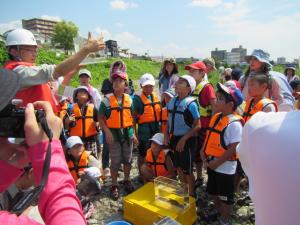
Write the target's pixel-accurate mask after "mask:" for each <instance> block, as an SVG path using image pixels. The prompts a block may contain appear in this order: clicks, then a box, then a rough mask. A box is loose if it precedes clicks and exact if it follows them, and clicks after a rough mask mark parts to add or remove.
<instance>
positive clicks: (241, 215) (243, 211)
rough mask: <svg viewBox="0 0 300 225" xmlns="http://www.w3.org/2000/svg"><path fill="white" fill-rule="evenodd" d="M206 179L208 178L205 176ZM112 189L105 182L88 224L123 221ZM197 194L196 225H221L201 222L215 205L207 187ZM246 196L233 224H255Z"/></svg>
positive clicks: (134, 175)
mask: <svg viewBox="0 0 300 225" xmlns="http://www.w3.org/2000/svg"><path fill="white" fill-rule="evenodd" d="M136 155H137V153H135V157H134V162H133V169H132V172H131V177H132V181H133V184H134V186H135V187H136V188H139V187H141V185H142V184H141V183H139V181H138V179H137V178H138V170H137V167H136V165H137V164H136ZM119 175H120V176H119V181H120V182H121V181H122V179H123V173H122V172H121V171H120V173H119ZM205 178H206V176H205ZM120 187H121V189H120V192H121V195H122V196H125V195H126V193H125V192H124V190H123V188H122V185H120ZM109 188H110V181H109V180H108V181H107V182H105V183H104V184H103V186H102V193H101V194H100V195H99V196H97V198H96V199H95V201H94V202H93V203H94V207H95V211H94V214H93V215H92V217H91V218H90V219H89V221H88V223H89V224H90V225H92V224H93V225H96V224H101V225H104V224H107V223H109V222H111V221H116V220H122V218H123V203H122V201H123V200H122V197H121V198H120V199H119V200H118V201H113V200H111V199H110V197H109V190H110V189H109ZM197 193H198V196H199V198H198V199H199V200H198V202H199V207H198V208H197V215H198V220H197V221H196V223H195V224H199V225H204V224H211V225H217V224H219V223H218V222H212V223H208V222H205V221H203V220H201V215H202V212H210V211H211V210H212V209H213V203H212V201H211V200H210V199H209V197H208V195H207V194H206V193H205V185H203V187H201V188H199V189H197ZM245 195H246V192H245V191H242V192H241V194H239V195H238V196H237V199H240V201H238V202H239V203H240V202H241V203H243V205H238V204H236V205H235V206H234V211H233V215H232V221H231V223H232V224H235V225H237V224H243V225H246V224H247V225H248V224H254V221H253V218H254V212H253V203H252V202H251V201H245V202H244V201H241V199H243V198H244V197H245Z"/></svg>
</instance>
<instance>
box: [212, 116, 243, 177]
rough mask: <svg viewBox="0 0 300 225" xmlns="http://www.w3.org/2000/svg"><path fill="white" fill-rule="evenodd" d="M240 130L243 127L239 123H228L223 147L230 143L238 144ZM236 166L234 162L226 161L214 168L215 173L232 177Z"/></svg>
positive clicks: (240, 135) (240, 134)
mask: <svg viewBox="0 0 300 225" xmlns="http://www.w3.org/2000/svg"><path fill="white" fill-rule="evenodd" d="M242 129H243V126H242V124H241V123H240V122H239V121H237V122H233V123H230V124H229V125H228V127H227V128H226V130H225V133H224V141H225V145H226V146H228V145H230V144H232V143H236V142H240V141H241V137H242ZM236 165H237V162H236V161H226V162H224V163H223V164H221V165H220V166H219V167H218V168H216V169H215V171H216V172H218V173H224V174H229V175H232V174H235V171H236Z"/></svg>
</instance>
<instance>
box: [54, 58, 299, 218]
mask: <svg viewBox="0 0 300 225" xmlns="http://www.w3.org/2000/svg"><path fill="white" fill-rule="evenodd" d="M255 54H256V53H255V52H254V53H253V55H252V56H251V57H250V58H249V60H252V61H253V60H254V59H253V58H255V60H257V61H259V62H262V63H264V64H263V66H264V65H265V64H267V63H266V62H265V61H264V60H263V59H262V58H259V57H258V56H257V55H255ZM261 57H263V56H261ZM204 61H205V60H204ZM209 63H211V64H212V66H207V65H206V64H207V63H206V64H205V63H204V62H203V61H197V62H194V63H192V64H190V65H186V66H185V70H186V71H188V74H189V75H183V76H179V75H178V74H177V73H178V67H177V65H176V62H175V61H174V60H173V59H167V60H165V62H164V67H163V69H164V72H165V73H166V74H161V76H160V85H161V90H160V92H161V93H160V94H159V92H158V91H156V89H155V87H156V81H155V78H154V77H153V75H152V74H149V73H145V74H144V75H142V76H141V77H140V80H139V86H140V92H138V93H136V94H133V92H131V91H130V90H132V89H133V88H129V78H128V74H127V71H126V65H125V64H124V62H122V61H117V62H115V63H113V66H112V68H111V72H110V76H109V79H107V80H106V81H105V85H104V87H103V88H102V89H103V91H102V92H103V93H104V96H103V98H102V100H101V103H100V107H99V108H96V107H95V106H94V104H93V101H92V96H91V94H90V92H89V90H88V88H86V87H85V86H80V87H78V88H76V89H75V90H74V94H73V104H71V107H70V103H68V102H67V100H66V99H65V98H63V99H62V100H61V102H60V108H59V116H60V117H61V118H62V119H63V120H64V125H65V127H64V128H65V130H66V133H67V134H68V135H69V136H71V137H69V138H68V139H67V143H66V149H67V150H66V153H67V162H68V165H69V169H70V172H71V174H72V176H73V178H74V180H75V182H77V183H78V180H80V177H81V176H82V174H86V172H85V170H86V168H88V167H94V168H97V169H98V171H99V172H98V177H102V178H103V177H104V176H103V170H102V166H101V163H100V162H99V161H98V160H97V159H96V158H99V159H100V158H101V155H97V153H99V152H100V151H99V143H98V141H99V140H98V137H97V135H98V132H99V130H100V129H102V132H103V134H104V143H105V145H106V148H107V150H108V152H109V161H110V175H111V180H112V185H111V189H110V194H111V198H112V199H113V200H117V199H118V198H119V197H120V192H119V188H120V187H119V185H118V171H119V169H120V167H121V165H123V171H124V181H123V182H122V184H123V185H124V188H125V191H126V192H127V193H131V192H132V191H134V189H135V188H134V186H133V184H132V182H131V179H130V171H131V167H132V162H133V147H134V145H136V146H137V149H138V159H137V167H138V170H139V181H140V182H149V181H150V182H151V181H153V179H154V178H155V177H158V176H165V177H168V178H171V179H178V180H180V182H181V183H182V184H183V185H185V186H186V187H188V190H189V194H190V196H194V197H197V196H196V193H197V192H196V189H197V188H198V187H201V186H202V185H203V184H204V179H203V177H202V176H203V172H202V169H203V168H204V169H205V170H206V172H207V176H208V180H207V184H206V186H207V193H208V194H209V195H211V196H212V198H213V200H214V205H215V208H216V213H215V214H216V217H217V218H219V222H220V223H221V224H227V223H228V221H229V219H230V215H231V211H232V206H233V204H234V202H235V199H234V196H235V195H234V193H235V192H236V191H238V190H239V182H240V180H241V179H242V177H244V176H245V174H244V172H243V169H242V167H241V164H240V162H239V160H238V154H237V152H236V147H237V145H238V144H239V142H240V141H241V135H242V128H243V126H244V124H245V123H246V122H247V121H248V120H250V119H251V116H253V115H254V114H255V113H257V112H259V111H263V112H277V111H278V104H279V103H280V102H278V101H274V100H272V99H275V98H274V97H272V95H270V93H269V95H266V93H268V92H269V91H270V89H271V88H272V84H273V83H274V78H273V77H272V76H271V75H270V74H269V72H268V71H269V70H267V69H265V70H263V69H262V70H255V69H252V71H250V72H249V73H248V74H247V77H246V80H245V78H244V80H242V81H244V83H242V84H243V85H245V82H247V99H244V98H243V94H242V91H241V89H242V88H241V84H240V83H239V82H238V81H237V80H238V79H239V78H240V77H241V74H242V70H240V69H233V70H229V69H225V71H226V74H225V75H224V77H223V78H224V79H223V80H222V82H219V83H217V86H216V89H214V86H213V85H212V84H211V83H210V82H209V81H208V79H207V73H208V72H210V71H212V70H213V69H214V68H215V65H214V62H213V61H212V59H210V60H209ZM250 63H251V62H250ZM209 65H210V64H209ZM208 67H209V68H208ZM210 67H211V68H210ZM250 67H251V65H250ZM263 68H264V67H263ZM288 69H289V70H287V71H290V70H292V69H291V68H288ZM169 70H170V74H169V76H172V77H173V78H172V82H173V81H174V82H173V83H172V82H169V83H168V82H167V81H170V78H171V77H168V73H167V71H169ZM172 70H173V72H172ZM174 71H175V72H174ZM85 73H86V74H90V73H89V71H88V70H85ZM231 73H232V76H231ZM286 73H287V74H290V72H286ZM168 78H169V79H168ZM175 78H176V79H175ZM290 80H291V87H292V88H293V90H294V92H293V95H294V97H295V98H296V99H297V98H298V97H299V87H300V83H299V80H298V79H297V78H290ZM222 83H223V84H222ZM108 84H109V85H108ZM104 89H105V91H104ZM106 89H107V90H106ZM108 89H109V90H108ZM244 91H245V90H244ZM273 91H274V90H273ZM267 96H268V97H269V98H268V97H267ZM68 104H69V105H68ZM298 105H299V103H296V105H295V106H296V108H297V107H298ZM80 138H81V139H80ZM80 140H81V141H82V142H81V141H80ZM70 143H73V144H71V145H70ZM103 155H104V152H103ZM94 157H96V158H94ZM90 160H91V161H93V163H92V162H90ZM100 161H101V160H100ZM92 164H94V165H92ZM95 164H96V166H95ZM194 172H196V173H195V174H196V179H195V176H194ZM210 219H211V217H210V218H208V220H210Z"/></svg>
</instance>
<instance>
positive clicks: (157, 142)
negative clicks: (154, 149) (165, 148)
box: [149, 138, 164, 145]
mask: <svg viewBox="0 0 300 225" xmlns="http://www.w3.org/2000/svg"><path fill="white" fill-rule="evenodd" d="M149 141H154V142H155V143H156V144H158V145H164V143H161V142H160V141H158V140H156V139H154V138H151V139H149Z"/></svg>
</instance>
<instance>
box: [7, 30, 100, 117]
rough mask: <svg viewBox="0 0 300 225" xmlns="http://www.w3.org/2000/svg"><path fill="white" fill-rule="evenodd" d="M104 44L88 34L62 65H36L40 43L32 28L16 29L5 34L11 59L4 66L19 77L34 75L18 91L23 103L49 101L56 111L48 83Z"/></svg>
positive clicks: (68, 70) (66, 72)
mask: <svg viewBox="0 0 300 225" xmlns="http://www.w3.org/2000/svg"><path fill="white" fill-rule="evenodd" d="M104 46H105V45H104V44H103V41H102V39H92V37H91V34H90V33H89V36H88V40H87V42H86V43H85V45H84V46H83V47H82V49H80V50H79V52H77V53H76V54H74V55H72V56H71V57H69V58H68V59H66V60H64V61H63V62H61V63H60V64H59V65H57V66H55V65H46V64H43V65H40V66H36V65H35V60H36V56H37V43H36V40H35V38H34V36H33V34H32V33H31V32H30V31H29V30H25V29H15V30H12V31H10V32H8V33H7V35H6V47H7V52H8V55H9V58H10V60H9V61H7V62H6V63H5V65H4V68H6V69H8V70H13V71H15V72H17V73H18V74H19V75H20V76H23V77H30V78H31V81H32V85H31V87H30V88H27V89H26V90H22V91H20V92H17V94H16V98H19V99H22V100H23V106H26V105H27V103H29V102H35V101H38V100H44V101H48V102H50V104H51V106H52V108H53V110H54V111H56V102H55V100H54V98H53V95H52V94H51V89H50V87H49V85H48V84H47V82H48V81H50V80H53V79H57V78H58V77H60V76H64V75H66V74H68V73H69V72H71V71H72V70H74V69H75V68H76V67H77V66H78V64H79V63H80V62H81V61H82V60H83V59H84V58H85V57H86V56H87V55H88V54H89V53H91V52H96V51H99V50H100V49H103V48H104Z"/></svg>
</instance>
